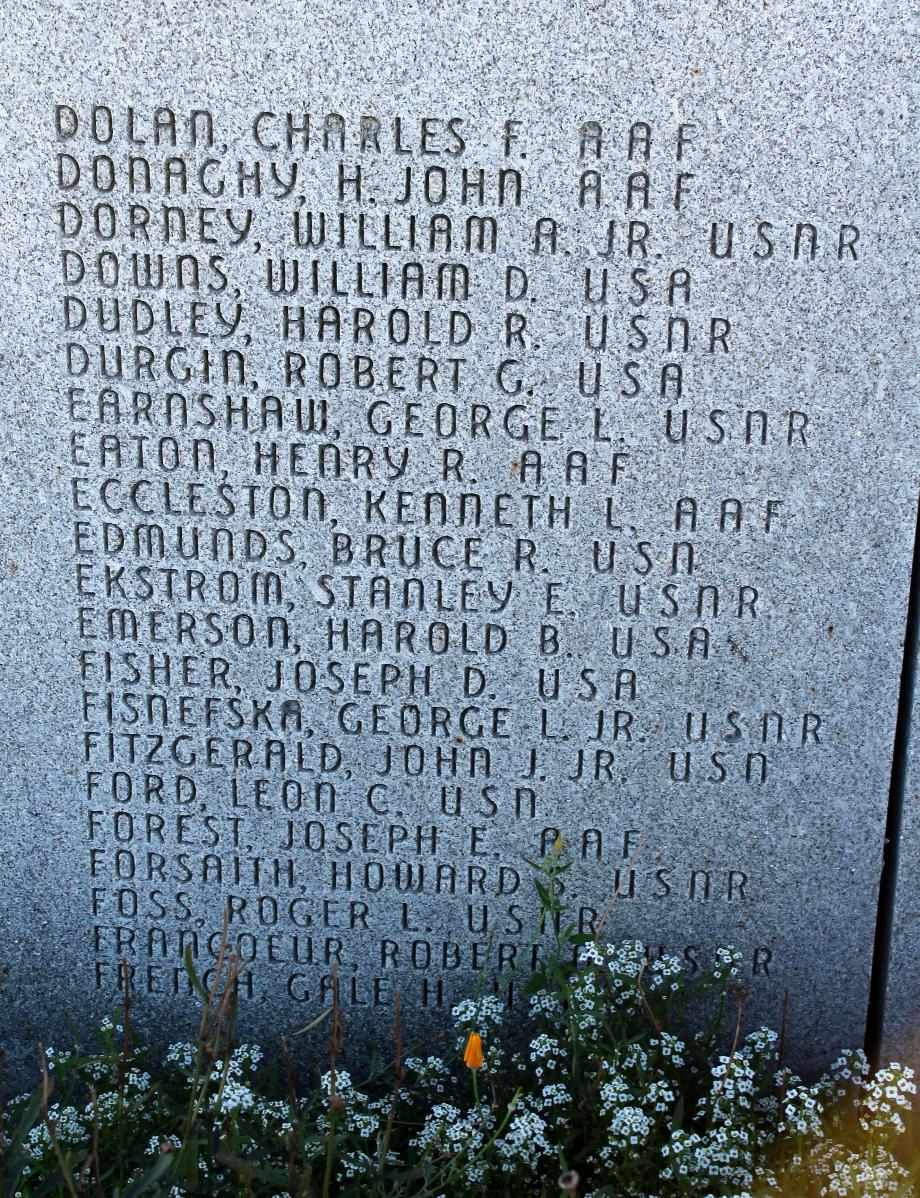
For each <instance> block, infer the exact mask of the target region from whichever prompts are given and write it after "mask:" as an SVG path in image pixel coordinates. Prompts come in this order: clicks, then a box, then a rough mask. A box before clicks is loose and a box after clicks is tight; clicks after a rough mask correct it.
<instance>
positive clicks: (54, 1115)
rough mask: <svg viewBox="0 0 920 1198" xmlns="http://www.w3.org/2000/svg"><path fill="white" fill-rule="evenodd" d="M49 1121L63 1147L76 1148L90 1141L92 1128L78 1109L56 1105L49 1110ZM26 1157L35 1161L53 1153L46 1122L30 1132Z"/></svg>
mask: <svg viewBox="0 0 920 1198" xmlns="http://www.w3.org/2000/svg"><path fill="white" fill-rule="evenodd" d="M48 1120H49V1122H50V1123H51V1124H52V1126H53V1127H54V1135H55V1138H56V1139H57V1141H58V1143H59V1144H61V1145H62V1146H63V1147H65V1148H67V1147H75V1146H76V1145H78V1144H83V1143H85V1142H86V1141H87V1140H88V1139H89V1135H90V1128H89V1126H88V1125H87V1124H86V1122H85V1120H84V1119H83V1118H82V1117H81V1115H80V1112H79V1111H78V1110H77V1108H76V1107H72V1106H60V1105H59V1104H58V1103H55V1104H54V1105H53V1106H50V1107H49V1108H48ZM25 1150H26V1155H27V1156H28V1157H29V1158H30V1159H31V1160H33V1161H38V1160H41V1158H42V1157H43V1156H44V1155H45V1154H46V1153H47V1152H50V1151H51V1132H50V1131H49V1130H48V1125H47V1123H45V1122H44V1120H43V1121H42V1122H41V1123H37V1124H36V1125H35V1127H33V1128H32V1130H31V1131H30V1132H29V1134H28V1137H27V1139H26V1143H25Z"/></svg>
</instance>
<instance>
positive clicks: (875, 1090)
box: [859, 1064, 917, 1136]
mask: <svg viewBox="0 0 920 1198" xmlns="http://www.w3.org/2000/svg"><path fill="white" fill-rule="evenodd" d="M863 1085H864V1088H865V1093H864V1095H863V1098H862V1102H861V1104H860V1107H859V1123H860V1126H861V1127H862V1129H863V1131H866V1132H870V1133H873V1134H874V1135H881V1136H888V1135H891V1134H892V1133H893V1134H895V1135H901V1134H902V1133H903V1132H904V1130H905V1128H904V1119H903V1117H902V1114H901V1112H902V1111H905V1112H906V1111H909V1110H910V1109H911V1098H912V1096H913V1095H914V1094H916V1093H917V1087H916V1085H915V1084H914V1071H913V1069H909V1068H908V1067H907V1066H906V1065H898V1064H892V1065H889V1066H888V1068H887V1069H880V1070H879V1071H878V1073H876V1074H875V1076H874V1077H872V1078H871V1080H869V1081H866V1082H864V1083H863Z"/></svg>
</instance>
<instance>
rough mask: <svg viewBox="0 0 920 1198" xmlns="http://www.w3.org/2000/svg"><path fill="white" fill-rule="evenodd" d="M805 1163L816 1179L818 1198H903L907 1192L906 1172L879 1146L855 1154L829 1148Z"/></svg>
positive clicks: (886, 1150) (908, 1191)
mask: <svg viewBox="0 0 920 1198" xmlns="http://www.w3.org/2000/svg"><path fill="white" fill-rule="evenodd" d="M809 1164H810V1166H811V1169H812V1171H813V1172H814V1173H815V1174H816V1175H817V1177H818V1178H819V1179H820V1187H821V1188H820V1189H819V1191H818V1193H819V1194H820V1195H821V1198H853V1196H854V1195H858V1196H859V1198H876V1196H877V1198H882V1196H883V1195H898V1196H899V1198H903V1196H905V1195H907V1194H909V1193H910V1192H911V1191H910V1189H909V1188H908V1186H907V1182H908V1180H909V1174H908V1172H907V1170H906V1169H905V1168H904V1167H903V1166H902V1165H901V1164H900V1163H899V1162H898V1161H897V1160H896V1159H895V1157H894V1156H892V1154H891V1153H890V1152H889V1151H888V1149H887V1148H884V1147H882V1146H880V1145H877V1146H874V1147H871V1146H870V1147H869V1148H866V1149H864V1150H863V1151H861V1152H858V1153H857V1152H847V1151H845V1150H844V1151H840V1150H839V1149H834V1148H830V1147H829V1148H827V1149H826V1150H825V1151H824V1152H822V1153H820V1154H813V1155H812V1158H811V1161H810V1162H809Z"/></svg>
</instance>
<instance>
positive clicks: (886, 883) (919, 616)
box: [865, 500, 920, 1069]
mask: <svg viewBox="0 0 920 1198" xmlns="http://www.w3.org/2000/svg"><path fill="white" fill-rule="evenodd" d="M918 647H920V500H918V509H917V521H916V524H915V529H914V556H913V562H912V566H911V575H910V589H909V591H908V597H907V620H906V623H905V628H904V658H903V662H902V665H901V684H900V688H899V690H898V713H897V719H896V721H895V729H894V745H893V747H892V753H891V785H890V787H889V790H888V816H887V819H886V822H885V844H884V847H883V849H882V872H881V874H880V876H879V888H878V914H877V917H876V922H875V944H874V947H873V951H872V975H871V978H870V980H869V1006H868V1009H867V1011H866V1037H865V1050H866V1055H867V1056H868V1058H869V1061H870V1063H871V1065H872V1067H873V1069H877V1068H878V1067H879V1064H880V1063H881V1061H880V1058H881V1052H882V1041H883V1038H884V1034H885V1003H886V999H887V991H888V974H889V969H890V967H891V935H892V931H893V929H894V907H895V897H896V891H897V881H898V861H899V858H900V849H901V826H902V822H903V817H904V801H905V797H906V791H907V766H908V756H909V753H910V730H911V722H912V715H913V707H914V692H915V690H916V684H917V653H918Z"/></svg>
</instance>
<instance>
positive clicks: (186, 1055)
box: [163, 1042, 198, 1069]
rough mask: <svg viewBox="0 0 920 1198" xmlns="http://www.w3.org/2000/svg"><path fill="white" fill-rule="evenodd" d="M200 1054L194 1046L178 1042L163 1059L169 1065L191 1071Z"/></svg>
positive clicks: (167, 1051)
mask: <svg viewBox="0 0 920 1198" xmlns="http://www.w3.org/2000/svg"><path fill="white" fill-rule="evenodd" d="M197 1054H198V1050H197V1049H196V1047H195V1045H194V1044H188V1043H185V1042H178V1043H176V1044H170V1046H169V1048H168V1049H167V1050H166V1056H165V1057H164V1058H163V1059H164V1060H165V1062H166V1064H167V1065H178V1066H179V1068H180V1069H191V1068H192V1066H193V1065H194V1064H195V1058H196V1056H197Z"/></svg>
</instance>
